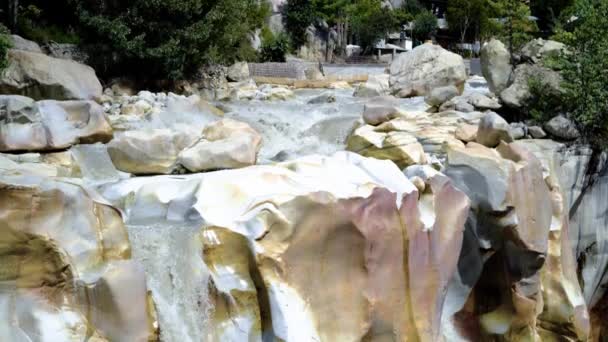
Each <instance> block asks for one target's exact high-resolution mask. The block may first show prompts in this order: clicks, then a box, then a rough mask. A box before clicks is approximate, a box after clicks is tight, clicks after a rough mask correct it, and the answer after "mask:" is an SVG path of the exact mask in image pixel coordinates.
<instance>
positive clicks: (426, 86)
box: [389, 43, 467, 97]
mask: <svg viewBox="0 0 608 342" xmlns="http://www.w3.org/2000/svg"><path fill="white" fill-rule="evenodd" d="M466 80H467V72H466V67H465V64H464V60H463V59H462V57H460V56H459V55H457V54H455V53H452V52H449V51H447V50H445V49H443V48H442V47H441V46H438V45H433V44H430V43H427V44H423V45H420V46H418V47H416V48H414V49H413V50H412V51H409V52H406V53H402V54H400V55H399V56H398V57H397V58H396V59H395V60H394V61H393V62H392V63H391V65H390V80H389V81H390V86H391V91H392V93H393V94H396V95H398V96H399V97H411V96H424V95H426V94H428V93H430V92H431V91H432V90H433V89H435V88H439V87H444V86H449V85H453V86H455V87H457V88H458V89H459V92H460V93H462V91H463V90H464V83H465V82H466Z"/></svg>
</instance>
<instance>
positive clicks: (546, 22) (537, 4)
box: [530, 0, 573, 32]
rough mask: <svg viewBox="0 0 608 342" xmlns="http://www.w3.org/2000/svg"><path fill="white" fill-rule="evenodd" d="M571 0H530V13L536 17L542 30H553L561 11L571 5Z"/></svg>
mask: <svg viewBox="0 0 608 342" xmlns="http://www.w3.org/2000/svg"><path fill="white" fill-rule="evenodd" d="M572 4H573V0H533V1H531V2H530V7H531V10H532V15H534V16H536V17H537V18H538V26H539V27H540V28H541V29H542V30H548V31H552V32H554V28H555V24H556V22H557V20H558V19H559V18H560V16H561V14H562V12H563V11H564V10H566V9H567V8H569V7H570V6H572Z"/></svg>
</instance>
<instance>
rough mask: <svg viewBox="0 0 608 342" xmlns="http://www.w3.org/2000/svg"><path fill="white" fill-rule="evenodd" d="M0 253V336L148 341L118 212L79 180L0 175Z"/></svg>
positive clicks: (148, 320) (150, 314)
mask: <svg viewBox="0 0 608 342" xmlns="http://www.w3.org/2000/svg"><path fill="white" fill-rule="evenodd" d="M93 198H97V199H96V200H95V199H93ZM0 255H1V257H0V270H1V272H0V278H1V282H2V287H0V303H1V304H0V316H1V317H2V320H1V321H2V323H1V324H2V326H0V337H1V339H2V340H5V341H32V340H36V341H49V342H52V341H83V340H86V339H87V338H91V339H93V340H98V341H125V342H126V341H144V340H149V339H151V340H154V339H155V336H156V328H155V318H154V308H153V305H152V303H151V302H150V301H149V296H148V293H147V289H146V283H145V276H144V273H143V269H142V268H141V267H140V266H139V265H138V264H136V263H134V262H133V261H131V260H130V246H129V241H128V238H127V234H126V231H125V229H124V225H123V221H122V218H121V216H120V214H119V212H118V211H116V210H115V209H114V208H112V207H111V206H109V205H107V204H106V203H104V202H103V201H102V200H99V199H98V197H97V196H95V195H92V194H89V193H88V192H87V191H85V190H84V189H83V188H81V187H80V186H77V185H74V184H71V183H66V182H61V181H55V180H51V179H50V178H40V177H37V176H1V177H0ZM125 284H129V285H128V286H125Z"/></svg>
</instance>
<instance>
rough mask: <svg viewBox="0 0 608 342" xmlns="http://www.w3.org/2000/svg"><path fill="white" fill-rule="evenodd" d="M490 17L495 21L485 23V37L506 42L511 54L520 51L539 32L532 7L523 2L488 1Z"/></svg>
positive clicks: (518, 0) (511, 0) (509, 0)
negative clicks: (531, 11)
mask: <svg viewBox="0 0 608 342" xmlns="http://www.w3.org/2000/svg"><path fill="white" fill-rule="evenodd" d="M487 1H488V5H489V15H490V16H491V17H492V18H496V19H494V20H491V21H489V22H488V23H485V28H484V36H485V37H491V36H493V37H497V38H499V39H500V40H502V41H503V42H505V43H506V44H507V46H508V48H509V51H510V52H511V54H512V55H513V54H515V52H517V51H519V49H521V47H522V46H523V45H524V44H526V43H527V42H529V41H530V40H531V39H532V38H533V37H534V35H535V34H536V33H537V31H538V27H537V25H536V23H535V22H534V21H533V20H531V13H530V7H529V6H528V5H527V4H525V3H524V2H522V1H521V0H487Z"/></svg>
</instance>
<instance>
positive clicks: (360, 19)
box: [349, 0, 399, 49]
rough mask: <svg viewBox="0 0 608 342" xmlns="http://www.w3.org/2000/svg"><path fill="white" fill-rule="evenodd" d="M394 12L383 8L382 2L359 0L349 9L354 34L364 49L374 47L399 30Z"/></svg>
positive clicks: (377, 0) (378, 0)
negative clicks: (389, 34)
mask: <svg viewBox="0 0 608 342" xmlns="http://www.w3.org/2000/svg"><path fill="white" fill-rule="evenodd" d="M392 14H393V11H387V10H386V9H383V8H382V3H381V1H380V0H359V1H357V2H356V3H355V5H353V6H351V7H350V8H349V17H350V22H351V25H352V33H353V35H354V37H355V38H356V41H357V43H358V44H359V45H361V47H362V48H364V49H369V48H371V47H373V46H374V44H375V43H376V42H378V41H379V40H380V39H382V38H384V37H386V35H387V34H388V33H390V32H392V31H395V30H396V29H398V26H399V25H398V22H396V19H395V17H394V16H393V15H392Z"/></svg>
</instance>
